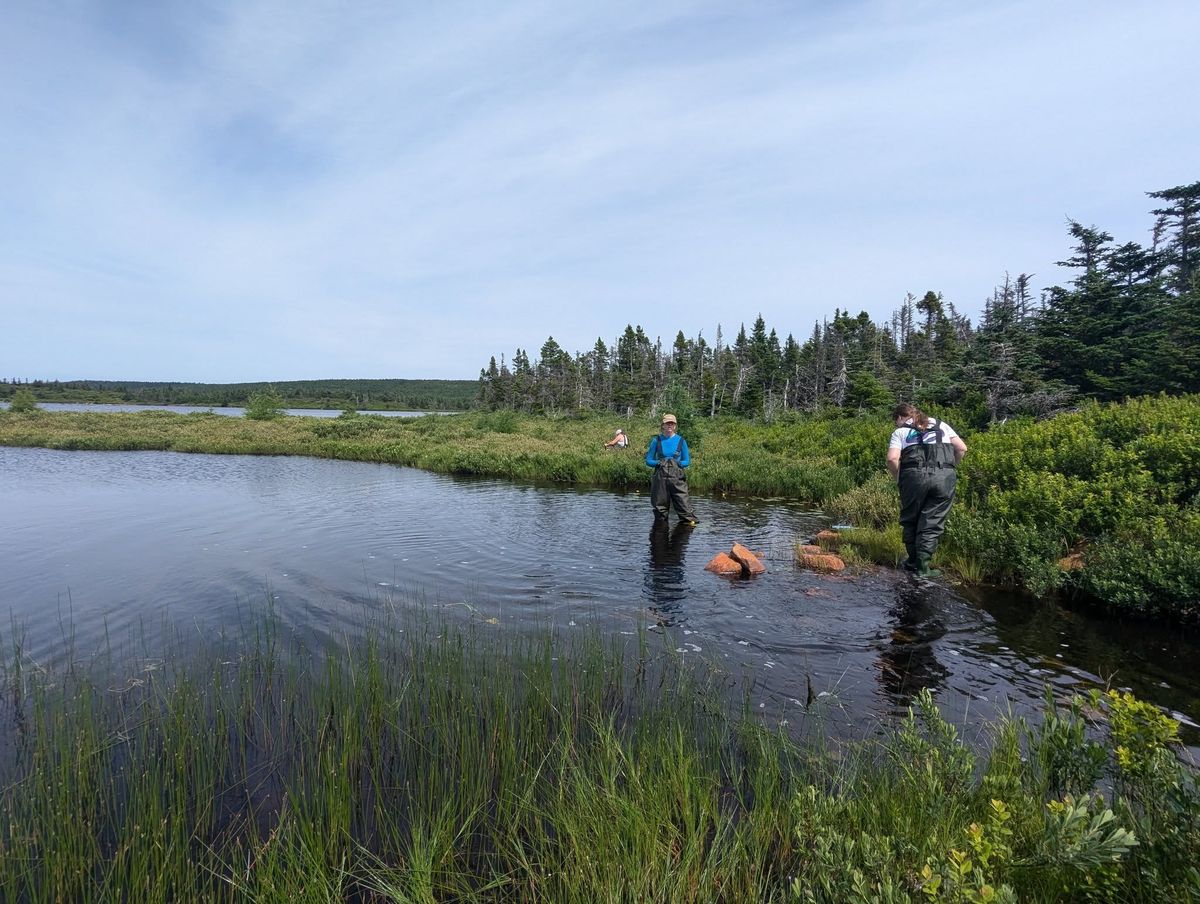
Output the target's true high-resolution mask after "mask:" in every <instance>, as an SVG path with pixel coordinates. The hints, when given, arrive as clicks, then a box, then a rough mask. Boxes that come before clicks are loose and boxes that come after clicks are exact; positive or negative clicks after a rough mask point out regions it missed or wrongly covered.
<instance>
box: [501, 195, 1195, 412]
mask: <svg viewBox="0 0 1200 904" xmlns="http://www.w3.org/2000/svg"><path fill="white" fill-rule="evenodd" d="M1148 195H1149V197H1150V198H1151V199H1153V204H1154V207H1153V209H1152V210H1151V211H1150V214H1151V216H1152V217H1153V220H1152V222H1151V228H1150V234H1151V237H1152V238H1151V242H1150V244H1149V246H1143V245H1141V244H1138V243H1137V242H1124V243H1117V242H1116V241H1115V240H1114V239H1113V236H1112V235H1110V234H1109V233H1107V232H1105V231H1103V230H1102V229H1099V228H1097V227H1095V226H1084V225H1082V224H1080V223H1077V222H1074V221H1071V222H1070V223H1069V233H1070V239H1071V242H1072V244H1071V246H1070V253H1069V254H1068V255H1067V257H1066V259H1065V260H1063V261H1059V262H1058V263H1059V264H1060V265H1061V266H1064V267H1068V268H1070V269H1071V271H1073V273H1074V277H1073V279H1071V280H1070V282H1069V283H1068V284H1067V285H1066V286H1053V287H1051V288H1049V289H1046V290H1045V291H1043V292H1042V293H1041V294H1040V297H1034V295H1033V293H1032V291H1031V289H1030V284H1031V279H1032V276H1031V275H1030V274H1024V273H1023V274H1021V275H1019V276H1017V277H1015V278H1009V277H1008V276H1005V278H1004V279H1003V281H1002V282H1001V283H1000V285H999V286H998V287H996V288H995V289H994V290H993V291H992V293H991V296H990V297H989V298H987V300H986V303H985V305H984V309H983V313H982V316H981V317H980V318H979V322H978V324H977V325H973V324H972V323H971V321H970V320H969V319H968V318H967V317H965V316H963V315H962V314H961V313H960V312H959V311H958V310H956V309H955V306H954V305H953V304H952V303H950V302H947V301H946V300H945V299H944V298H943V297H942V295H941V294H940V293H938V292H936V291H929V292H926V293H925V294H924V295H923V296H922V297H920V298H917V297H915V296H913V295H909V296H908V297H907V298H906V299H905V300H904V302H903V303H902V304H901V305H900V307H899V309H898V310H896V311H895V312H894V313H893V315H892V317H891V319H890V320H889V321H886V322H884V323H875V322H874V321H872V320H871V318H870V317H869V316H868V315H867V314H866V313H860V314H858V315H857V316H852V315H851V314H850V313H849V312H848V311H847V312H843V311H841V310H836V311H834V313H833V316H832V317H831V318H828V319H825V320H823V321H820V322H818V323H816V325H815V326H814V327H813V329H812V332H811V334H810V335H808V337H807V338H805V339H804V340H803V341H800V340H797V339H796V338H795V337H794V336H793V335H792V334H788V335H787V337H786V338H784V339H782V340H781V339H780V337H779V334H778V333H777V332H776V330H775V329H774V328H770V329H768V327H767V324H766V323H765V322H764V321H763V318H762V316H761V315H760V316H759V317H758V319H757V320H755V321H754V323H753V325H752V327H751V328H750V330H749V331H747V330H746V328H745V325H744V324H743V325H742V326H741V328H740V329H739V330H738V332H737V334H736V336H735V337H734V338H733V339H732V340H730V339H729V337H728V336H726V335H725V334H723V332H722V329H721V327H719V326H718V327H717V331H716V334H715V335H714V336H713V337H712V339H711V341H709V340H708V339H706V338H705V337H704V336H703V335H697V336H695V337H694V338H689V337H687V336H685V335H684V333H683V331H682V330H681V331H680V332H678V333H677V334H676V336H675V340H674V342H673V343H672V344H671V345H670V346H669V347H664V345H663V343H662V341H661V339H659V340H656V341H651V339H650V338H649V337H648V336H647V335H646V334H645V333H644V332H643V330H642V328H641V327H640V326H636V327H635V326H633V325H628V326H626V327H625V331H624V333H623V334H622V335H620V336H618V337H616V338H615V339H614V340H613V341H612V342H611V343H606V342H605V341H604V340H603V339H597V340H596V344H595V346H594V347H593V348H592V349H590V350H588V351H586V352H576V353H575V354H574V355H572V354H570V353H568V352H567V351H565V350H564V349H562V348H561V347H560V346H559V345H558V343H557V342H555V341H554V338H553V337H551V338H549V339H547V340H546V342H545V343H544V344H543V345H542V347H541V351H540V352H539V354H538V356H537V358H536V360H535V359H532V358H531V357H530V356H529V354H528V353H527V352H526V351H525V350H523V349H517V350H516V353H515V354H514V355H513V357H512V360H511V361H506V360H505V359H504V357H503V356H501V359H500V362H499V363H497V361H496V359H495V358H494V357H493V358H492V359H491V361H490V362H489V363H488V366H487V367H485V368H483V369H482V370H481V371H480V373H479V399H480V402H481V404H482V405H483V406H484V407H487V408H492V409H500V408H511V409H517V410H521V411H530V412H564V411H571V410H580V409H593V410H606V411H616V412H620V413H626V412H630V411H636V412H644V411H648V410H663V409H664V408H668V409H675V410H678V411H681V412H683V411H686V412H688V413H690V414H692V415H718V414H736V415H743V416H749V417H761V418H764V419H766V420H770V419H772V418H773V417H775V416H776V415H778V414H780V413H782V412H787V411H802V412H818V411H822V410H831V409H832V410H837V409H852V410H859V409H866V408H875V407H880V406H885V405H890V404H892V403H894V402H895V401H896V400H898V399H905V400H912V401H914V402H916V403H918V404H921V405H925V406H946V407H953V408H956V409H958V410H959V411H961V412H964V413H965V414H967V415H968V416H969V417H970V418H971V420H973V421H975V422H977V423H978V424H979V425H983V424H986V423H989V422H995V421H999V420H1003V419H1005V418H1008V417H1011V416H1015V415H1025V414H1028V415H1035V416H1038V415H1046V414H1051V413H1053V412H1055V411H1058V410H1062V409H1063V408H1066V407H1068V406H1070V405H1072V404H1073V403H1075V402H1077V401H1078V400H1080V399H1085V398H1091V399H1099V400H1111V399H1119V398H1125V397H1128V396H1135V395H1143V394H1147V393H1159V392H1166V393H1184V392H1197V391H1200V267H1198V263H1200V182H1194V183H1192V184H1191V185H1183V186H1179V187H1176V188H1171V189H1166V190H1163V191H1155V192H1149V193H1148Z"/></svg>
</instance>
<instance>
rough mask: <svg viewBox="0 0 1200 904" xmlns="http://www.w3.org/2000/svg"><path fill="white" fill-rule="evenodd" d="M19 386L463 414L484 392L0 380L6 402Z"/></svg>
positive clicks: (70, 393) (49, 393)
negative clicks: (274, 398) (272, 395)
mask: <svg viewBox="0 0 1200 904" xmlns="http://www.w3.org/2000/svg"><path fill="white" fill-rule="evenodd" d="M18 387H21V388H25V387H27V388H29V389H30V390H32V392H33V394H34V395H35V396H36V397H37V398H38V400H40V401H43V402H53V401H56V400H62V401H71V402H83V401H88V402H116V403H124V404H132V405H145V404H154V405H164V404H165V405H201V406H210V407H218V408H219V407H224V406H242V405H245V404H246V402H247V401H248V400H249V399H250V396H252V395H253V394H255V393H257V392H263V391H266V390H269V389H272V388H273V389H274V390H275V391H276V392H277V393H279V395H280V396H281V397H282V398H283V403H284V406H285V407H288V408H365V409H377V410H381V411H398V410H412V411H461V410H463V409H466V408H470V407H471V406H472V405H473V404H474V402H475V397H476V394H477V392H478V388H479V387H478V384H476V382H475V381H474V380H292V381H285V382H281V383H143V382H134V381H130V380H66V381H58V380H20V379H5V380H3V381H2V382H0V398H7V397H8V396H10V395H12V393H14V392H15V391H16V390H17V388H18Z"/></svg>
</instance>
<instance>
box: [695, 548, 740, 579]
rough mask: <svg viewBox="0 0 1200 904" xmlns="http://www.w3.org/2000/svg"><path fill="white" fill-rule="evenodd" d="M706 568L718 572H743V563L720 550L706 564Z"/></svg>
mask: <svg viewBox="0 0 1200 904" xmlns="http://www.w3.org/2000/svg"><path fill="white" fill-rule="evenodd" d="M704 570H705V571H712V572H715V573H716V574H741V573H742V563H741V562H739V561H737V560H736V559H732V558H730V557H729V556H728V555H726V554H725V553H723V552H719V553H717V554H716V555H715V556H713V557H712V559H711V560H710V561H709V563H708V564H707V565H705V566H704Z"/></svg>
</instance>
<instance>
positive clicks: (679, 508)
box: [650, 435, 696, 523]
mask: <svg viewBox="0 0 1200 904" xmlns="http://www.w3.org/2000/svg"><path fill="white" fill-rule="evenodd" d="M682 455H683V440H682V439H680V440H679V442H678V443H676V445H675V453H674V454H673V455H670V456H668V457H666V458H664V457H663V447H662V436H661V435H659V436H656V437H654V457H655V458H656V459H657V460H658V465H657V467H655V469H654V476H653V477H651V478H650V501H651V503H653V505H654V517H655V518H666V517H667V516H668V515H670V514H671V506H672V505H673V506H674V507H675V511H676V513H677V514H678V515H679V518H680V520H681V521H690V522H692V523H695V521H696V512H695V511H694V510H693V509H692V501H691V499H690V498H689V497H688V485H687V477H686V476H684V473H683V466H682V465H680V464H679V460H680V458H681V457H682Z"/></svg>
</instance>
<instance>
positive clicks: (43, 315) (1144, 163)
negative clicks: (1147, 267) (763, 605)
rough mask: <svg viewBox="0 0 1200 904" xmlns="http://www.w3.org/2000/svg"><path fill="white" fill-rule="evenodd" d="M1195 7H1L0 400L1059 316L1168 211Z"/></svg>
mask: <svg viewBox="0 0 1200 904" xmlns="http://www.w3.org/2000/svg"><path fill="white" fill-rule="evenodd" d="M1197 34H1200V4H1198V3H1196V2H1195V0H1179V2H1170V0H1164V2H1148V3H1145V4H1131V3H1124V2H1105V0H1093V2H1076V0H1065V2H1059V3H1045V2H1027V0H1001V2H988V3H974V2H961V0H960V2H934V0H910V2H875V0H864V2H850V3H827V2H820V3H818V2H787V3H785V2H759V3H733V2H693V3H675V2H670V0H666V2H659V3H652V4H648V3H633V2H625V0H605V2H603V3H570V4H564V3H552V2H514V3H507V4H500V3H487V4H484V3H478V4H466V3H452V2H437V3H431V2H422V3H415V2H414V3H395V2H387V3H366V2H360V3H341V2H339V3H333V2H329V3H309V2H287V3H284V2H274V0H230V2H201V0H188V2H158V3H125V2H108V0H106V2H100V0H97V2H88V0H74V2H44V3H43V2H33V0H17V2H15V3H12V4H8V5H7V6H6V8H5V15H4V16H3V18H2V19H0V135H2V136H3V138H2V139H0V315H2V318H0V371H2V372H3V374H2V375H3V376H7V377H22V378H48V379H49V378H58V379H77V378H93V379H118V378H125V379H145V380H167V379H169V380H179V381H184V380H190V381H205V382H231V381H240V380H260V379H261V380H266V379H273V380H287V379H303V378H321V377H411V378H473V377H474V376H476V375H477V374H478V371H479V368H480V367H481V366H484V365H485V364H486V363H487V359H488V357H489V356H490V355H493V354H494V355H496V356H497V358H498V357H499V355H500V354H501V353H504V354H505V355H507V356H509V357H511V355H512V352H513V350H514V349H515V348H516V347H517V346H521V347H523V348H526V349H529V350H530V352H531V354H536V352H537V349H538V348H540V347H541V344H542V342H543V341H544V340H545V338H546V337H547V336H548V335H553V336H554V337H555V339H556V340H558V342H559V343H560V344H561V345H562V346H564V347H565V348H567V349H569V350H572V351H574V350H585V349H588V348H590V347H591V346H592V344H593V343H594V342H595V340H596V338H597V337H598V336H599V337H603V338H604V339H605V340H606V341H607V340H610V339H611V338H613V337H614V336H616V335H617V334H618V333H619V332H620V331H621V330H622V329H623V328H624V325H625V324H626V323H640V324H641V325H642V326H643V327H644V328H645V329H646V331H647V332H648V333H649V334H650V335H651V336H656V335H661V336H662V337H663V340H664V342H665V343H666V344H668V345H669V344H670V342H671V340H672V339H673V338H674V335H675V331H676V330H678V329H683V330H684V332H685V333H687V334H688V335H689V336H694V335H695V334H696V333H697V332H699V331H703V334H704V336H705V337H706V338H708V339H709V340H710V341H711V339H712V338H713V337H714V335H715V333H716V328H717V325H718V324H721V325H722V327H723V330H724V332H725V334H726V335H727V336H732V335H733V334H734V333H735V332H736V330H737V328H738V325H739V323H741V322H742V321H745V322H746V323H747V325H749V323H750V322H751V321H752V320H753V319H754V317H755V316H756V315H757V314H758V313H760V312H761V313H762V314H763V316H764V317H765V318H766V321H767V323H768V325H769V326H773V327H775V328H776V329H777V330H778V331H779V332H780V335H781V336H782V335H786V334H787V333H788V332H792V333H795V334H796V335H797V336H798V337H800V338H803V337H806V336H807V335H808V334H809V333H810V332H811V330H812V325H813V322H814V321H815V320H818V319H820V318H822V317H825V316H828V315H831V314H832V312H833V310H834V308H835V307H840V308H842V309H849V310H851V311H852V312H854V313H857V312H858V311H860V310H866V311H868V312H869V313H870V314H871V315H872V316H873V317H875V318H877V319H882V318H886V317H888V316H889V315H890V312H891V311H892V310H893V309H894V308H895V307H896V306H897V305H898V304H899V303H900V302H901V301H902V299H903V298H904V295H905V293H907V292H912V293H914V294H917V295H920V294H921V293H923V292H925V291H926V290H927V289H934V290H937V291H940V292H942V293H944V295H945V297H946V298H947V299H948V300H950V301H953V302H954V303H955V304H956V305H957V306H958V308H959V309H960V310H962V311H964V312H965V313H967V314H969V315H971V316H974V315H976V314H977V313H978V311H979V310H980V308H981V306H982V302H983V299H984V298H985V297H986V296H987V295H988V294H989V293H990V292H991V289H992V287H993V286H994V285H995V284H996V283H998V282H1000V281H1002V280H1003V278H1004V274H1005V272H1006V271H1008V272H1010V273H1012V274H1013V275H1014V276H1015V275H1016V274H1017V273H1018V272H1023V271H1024V272H1032V273H1034V274H1035V279H1034V284H1035V286H1036V287H1039V288H1040V287H1044V286H1047V285H1051V284H1053V283H1056V282H1061V281H1062V280H1063V279H1064V278H1065V275H1064V274H1062V273H1061V271H1059V270H1057V268H1056V267H1055V266H1054V261H1056V260H1060V259H1063V258H1065V257H1066V256H1067V249H1068V244H1067V235H1066V221H1067V218H1068V217H1071V218H1074V219H1077V220H1080V221H1082V222H1084V223H1087V224H1096V225H1099V226H1101V227H1102V228H1104V229H1106V230H1108V231H1110V232H1113V233H1114V234H1115V235H1116V237H1117V238H1118V239H1120V240H1136V241H1142V242H1147V243H1148V242H1149V228H1150V225H1151V223H1150V221H1151V217H1150V216H1149V215H1148V213H1147V212H1148V210H1149V209H1150V207H1151V206H1152V204H1151V203H1150V200H1149V199H1148V198H1146V197H1145V194H1144V193H1145V192H1146V191H1151V190H1155V189H1160V188H1166V187H1170V186H1173V185H1178V184H1183V183H1190V182H1193V181H1195V180H1196V179H1198V178H1200V117H1197V116H1196V115H1195V97H1196V86H1197V85H1198V84H1200V55H1198V54H1196V53H1195V46H1194V45H1195V36H1196V35H1197Z"/></svg>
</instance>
